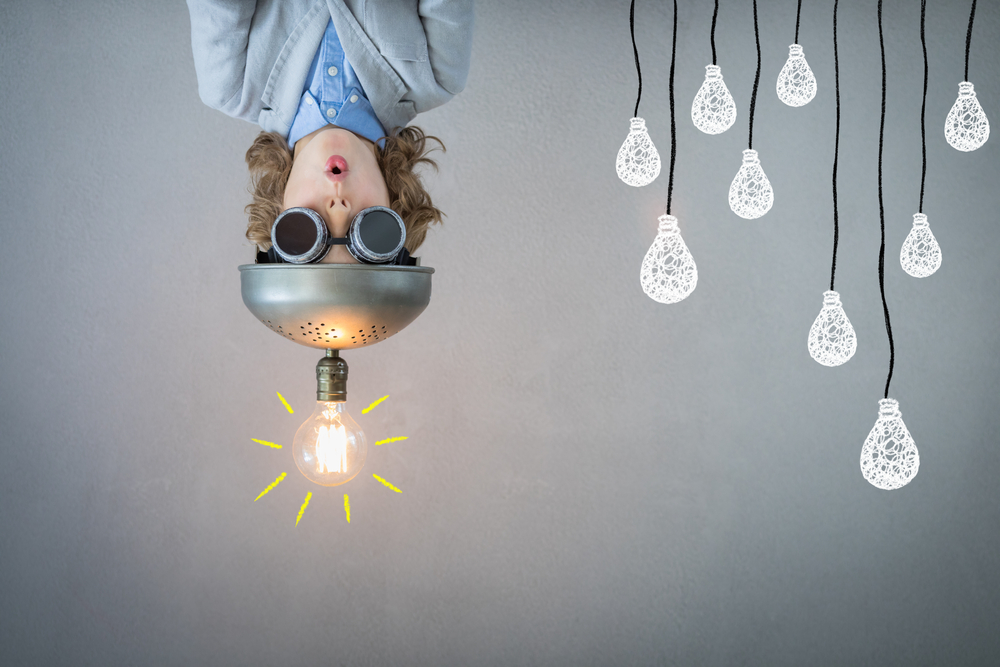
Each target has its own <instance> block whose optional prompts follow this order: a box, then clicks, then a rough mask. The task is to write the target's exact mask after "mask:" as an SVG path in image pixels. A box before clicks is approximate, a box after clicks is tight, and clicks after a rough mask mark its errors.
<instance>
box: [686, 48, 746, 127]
mask: <svg viewBox="0 0 1000 667" xmlns="http://www.w3.org/2000/svg"><path fill="white" fill-rule="evenodd" d="M691 120H692V121H693V122H694V126H695V127H697V128H698V129H699V130H701V131H702V132H704V133H705V134H721V133H723V132H725V131H726V130H728V129H729V128H731V127H732V126H733V123H735V122H736V102H735V101H734V100H733V96H732V95H731V94H730V93H729V88H727V87H726V82H725V81H723V80H722V69H721V68H720V67H719V66H718V65H706V66H705V82H704V83H703V84H701V88H699V89H698V93H697V94H696V95H695V96H694V102H692V103H691Z"/></svg>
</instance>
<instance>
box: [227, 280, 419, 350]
mask: <svg viewBox="0 0 1000 667" xmlns="http://www.w3.org/2000/svg"><path fill="white" fill-rule="evenodd" d="M432 273H434V269H432V268H430V267H426V266H372V265H366V264H305V265H295V264H244V265H243V266H241V267H240V285H241V291H242V293H243V303H244V304H246V307H247V308H249V309H250V312H251V313H253V314H254V316H255V317H256V318H257V319H259V320H260V321H261V322H263V323H264V326H266V327H268V328H269V329H271V330H272V331H274V332H275V333H277V334H278V335H280V336H282V337H284V338H287V339H288V340H291V341H295V342H296V343H298V344H299V345H305V346H307V347H315V348H319V349H330V350H347V349H351V348H359V347H364V346H368V345H373V344H375V343H377V342H379V341H383V340H385V339H386V338H389V337H390V336H392V335H395V334H397V333H399V332H400V331H402V330H403V329H404V328H405V327H406V326H407V325H408V324H409V323H410V322H412V321H413V320H415V319H417V316H418V315H420V313H422V312H424V309H425V308H426V307H427V304H428V303H430V300H431V274H432Z"/></svg>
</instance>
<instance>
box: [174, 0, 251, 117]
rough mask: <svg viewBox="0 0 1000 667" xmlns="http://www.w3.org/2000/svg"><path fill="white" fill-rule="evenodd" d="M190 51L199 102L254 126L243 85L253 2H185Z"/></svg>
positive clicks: (242, 0) (195, 0) (219, 0)
mask: <svg viewBox="0 0 1000 667" xmlns="http://www.w3.org/2000/svg"><path fill="white" fill-rule="evenodd" d="M187 4H188V11H189V12H190V14H191V50H192V52H193V53H194V67H195V71H196V72H197V74H198V95H199V96H200V97H201V101H202V102H204V103H205V104H207V105H208V106H210V107H212V108H213V109H217V110H219V111H222V112H223V113H226V114H228V115H230V116H235V117H237V118H243V117H246V116H247V115H252V116H253V117H252V118H246V119H247V120H250V121H251V122H256V120H257V118H256V114H252V113H248V112H251V111H252V110H251V109H249V108H248V103H247V101H246V100H244V99H243V98H244V95H243V82H244V78H245V74H246V64H247V44H248V41H249V37H250V23H251V21H252V20H253V15H254V11H255V10H256V5H257V3H256V2H255V0H187Z"/></svg>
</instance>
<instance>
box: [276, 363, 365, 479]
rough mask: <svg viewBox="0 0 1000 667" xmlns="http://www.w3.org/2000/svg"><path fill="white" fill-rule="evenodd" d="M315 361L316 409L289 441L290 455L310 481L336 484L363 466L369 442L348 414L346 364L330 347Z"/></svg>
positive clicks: (351, 475) (349, 477)
mask: <svg viewBox="0 0 1000 667" xmlns="http://www.w3.org/2000/svg"><path fill="white" fill-rule="evenodd" d="M326 354H327V356H325V357H323V358H322V359H320V360H319V363H318V364H316V380H317V391H316V409H315V410H313V413H312V414H311V415H310V416H309V419H307V420H306V421H305V422H304V423H303V424H302V426H300V427H299V430H298V431H296V432H295V438H294V439H293V440H292V457H293V458H294V459H295V465H296V466H298V468H299V472H301V473H302V474H303V475H305V476H306V478H307V479H308V480H309V481H310V482H316V483H317V484H321V485H323V486H337V485H338V484H343V483H344V482H349V481H350V480H351V479H353V478H354V476H355V475H357V474H358V473H359V472H360V471H361V468H362V466H364V465H365V459H366V458H367V457H368V443H367V442H366V441H365V434H364V432H363V431H362V430H361V427H359V426H358V424H357V422H355V421H354V419H352V418H351V415H349V414H348V413H347V408H346V407H345V404H346V401H347V363H346V362H345V361H344V360H343V359H341V358H340V357H339V356H338V355H337V353H336V352H335V351H333V350H327V353H326Z"/></svg>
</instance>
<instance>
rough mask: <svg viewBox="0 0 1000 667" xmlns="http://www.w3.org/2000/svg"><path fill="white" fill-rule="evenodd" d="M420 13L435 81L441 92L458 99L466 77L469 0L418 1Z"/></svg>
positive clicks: (470, 19) (470, 24)
mask: <svg viewBox="0 0 1000 667" xmlns="http://www.w3.org/2000/svg"><path fill="white" fill-rule="evenodd" d="M419 13H420V20H421V22H422V23H423V26H424V35H426V37H427V56H428V57H429V58H430V61H431V69H433V70H434V78H435V79H436V80H437V82H438V85H440V86H441V87H442V88H444V89H445V90H447V91H448V92H449V93H451V94H452V95H457V94H458V93H460V92H462V89H463V88H465V82H466V80H467V79H468V77H469V59H470V57H471V55H472V28H473V23H474V16H473V6H472V0H420V8H419Z"/></svg>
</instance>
